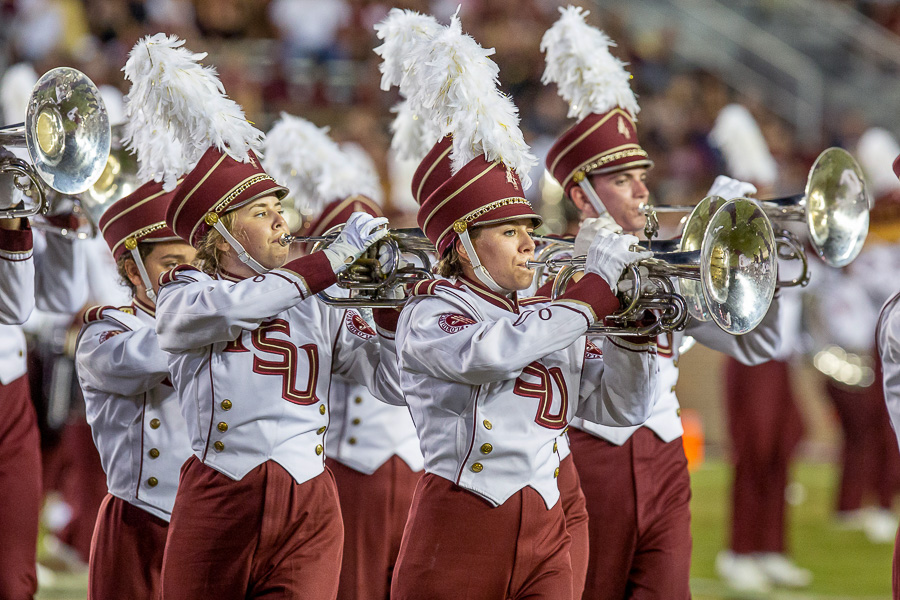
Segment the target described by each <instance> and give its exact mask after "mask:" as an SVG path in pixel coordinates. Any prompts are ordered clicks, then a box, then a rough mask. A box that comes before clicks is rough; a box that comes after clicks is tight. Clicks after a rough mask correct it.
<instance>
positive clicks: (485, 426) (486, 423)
mask: <svg viewBox="0 0 900 600" xmlns="http://www.w3.org/2000/svg"><path fill="white" fill-rule="evenodd" d="M491 427H493V425H491V422H490V421H488V420H487V419H485V420H484V428H485V429H490V428H491Z"/></svg>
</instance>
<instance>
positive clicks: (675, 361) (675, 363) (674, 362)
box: [672, 358, 678, 369]
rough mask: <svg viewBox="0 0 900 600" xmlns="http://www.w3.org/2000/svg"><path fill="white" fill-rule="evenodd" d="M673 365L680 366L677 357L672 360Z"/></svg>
mask: <svg viewBox="0 0 900 600" xmlns="http://www.w3.org/2000/svg"><path fill="white" fill-rule="evenodd" d="M672 366H673V367H675V368H676V369H677V368H678V359H677V358H676V359H675V360H673V361H672Z"/></svg>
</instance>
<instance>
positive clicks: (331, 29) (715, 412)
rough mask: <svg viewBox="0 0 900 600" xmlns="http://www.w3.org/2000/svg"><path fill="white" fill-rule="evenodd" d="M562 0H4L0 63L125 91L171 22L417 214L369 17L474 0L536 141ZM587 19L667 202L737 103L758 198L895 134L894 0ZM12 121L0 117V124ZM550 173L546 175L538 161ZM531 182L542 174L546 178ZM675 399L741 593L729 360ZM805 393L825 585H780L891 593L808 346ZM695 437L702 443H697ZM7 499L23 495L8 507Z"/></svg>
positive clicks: (636, 0)
mask: <svg viewBox="0 0 900 600" xmlns="http://www.w3.org/2000/svg"><path fill="white" fill-rule="evenodd" d="M565 4H568V3H567V2H558V1H557V0H416V1H397V2H385V1H383V0H268V1H267V0H215V1H214V2H213V1H207V0H144V1H140V0H0V75H2V73H3V71H5V69H6V68H7V67H8V66H10V65H12V64H15V63H17V62H21V61H27V62H30V63H32V64H33V65H34V67H35V69H36V71H37V72H38V73H42V72H44V71H46V70H48V69H50V68H52V67H55V66H60V65H67V66H72V67H76V68H78V69H80V70H82V71H84V72H85V73H86V74H87V75H88V76H89V77H91V79H93V81H94V82H95V83H97V84H98V85H103V84H108V85H112V86H114V87H116V88H119V89H120V90H121V91H123V92H127V90H128V88H127V84H126V82H125V81H124V79H123V78H122V73H121V68H122V66H123V65H124V63H125V60H126V57H127V54H128V52H129V50H130V49H131V47H132V46H133V45H134V43H135V42H136V41H137V40H138V39H139V38H140V37H142V36H144V35H147V34H152V33H156V32H159V31H164V32H168V33H174V34H177V35H178V36H180V37H182V38H184V39H186V40H187V44H186V46H187V47H188V48H190V49H191V50H193V51H195V52H209V57H208V58H207V59H206V64H209V65H214V66H215V67H216V68H217V69H218V72H219V74H220V76H221V79H222V81H223V82H224V85H225V88H226V90H227V91H228V94H229V95H230V96H231V97H232V98H234V99H235V100H236V101H237V102H238V103H239V104H241V105H242V106H243V107H244V109H245V111H246V113H247V115H248V117H249V118H250V119H251V120H252V121H254V122H255V123H256V124H257V126H258V127H259V128H260V129H262V130H264V131H265V130H267V129H268V128H269V126H270V125H271V124H272V123H273V122H274V120H275V119H277V117H278V115H279V113H280V111H287V112H289V113H292V114H296V115H300V116H303V117H305V118H308V119H310V120H312V121H313V122H315V123H316V124H318V125H320V126H321V125H328V126H330V127H331V133H332V135H333V136H334V137H335V138H336V139H337V140H339V141H342V142H343V141H353V142H357V143H358V144H360V145H361V146H363V148H365V150H367V151H368V152H369V153H370V154H371V155H372V156H373V158H374V159H375V161H376V164H377V165H378V168H379V170H380V172H381V174H382V179H383V182H384V186H385V190H386V198H387V201H386V204H387V206H386V209H387V212H388V214H389V216H391V217H392V222H393V223H394V224H395V225H397V226H402V225H409V224H412V223H413V222H414V210H413V209H414V203H413V201H412V198H411V197H410V194H409V192H408V186H407V185H406V184H405V183H404V178H403V176H402V173H399V174H398V171H397V169H396V168H395V167H393V166H392V163H391V161H390V160H389V156H388V148H389V144H390V137H389V136H390V133H389V130H388V124H389V122H390V119H391V113H390V108H391V106H392V105H393V104H394V103H395V102H396V101H397V96H396V95H395V92H391V93H387V92H383V91H381V90H380V89H379V77H380V76H379V73H378V62H379V61H378V57H377V56H376V55H375V54H374V53H373V52H372V48H373V47H374V46H376V45H377V44H378V41H377V40H376V38H375V35H374V31H373V28H372V26H373V24H375V23H376V22H377V21H379V20H380V19H381V18H382V17H384V16H385V15H386V14H387V11H388V10H389V9H390V8H391V7H393V6H398V7H401V8H411V9H415V10H418V11H422V12H428V13H431V14H434V15H435V16H437V17H438V19H439V20H441V21H443V22H446V21H447V19H448V17H449V16H450V15H451V14H452V13H453V12H454V11H456V10H457V6H458V5H461V18H462V22H463V27H464V29H466V30H467V31H468V32H469V33H470V34H472V35H473V36H474V37H475V39H477V40H478V41H479V42H480V43H481V44H482V45H483V46H485V47H494V48H496V55H495V56H494V59H495V60H496V62H497V63H498V65H499V66H500V77H501V84H502V87H503V89H504V90H505V91H507V92H508V93H510V94H511V95H512V97H513V99H514V101H515V102H516V104H517V105H518V107H519V109H520V113H521V117H522V129H523V131H524V133H525V137H526V140H527V141H528V142H529V143H530V144H532V146H533V148H534V149H535V151H536V153H537V154H538V155H539V156H540V155H542V153H544V152H546V150H547V149H548V147H549V145H550V144H551V143H552V141H553V140H554V138H555V136H556V135H558V134H559V133H560V132H561V131H563V130H564V129H565V128H566V127H567V126H568V124H569V123H568V121H567V119H566V106H565V104H564V102H563V101H562V100H561V99H560V98H559V97H558V96H557V94H556V90H555V88H554V87H545V86H543V85H541V82H540V79H541V74H542V72H543V68H544V62H543V57H542V55H541V53H540V51H539V44H540V38H541V36H542V35H543V33H544V31H545V30H546V29H547V28H548V27H549V26H550V25H551V24H552V23H553V21H554V20H555V19H556V17H557V7H558V6H560V5H565ZM576 4H580V5H581V6H584V7H585V8H587V9H589V10H591V11H592V14H591V17H590V20H591V21H592V23H593V24H595V25H597V26H599V27H600V28H602V29H603V30H605V31H606V32H607V33H608V34H609V35H610V37H611V38H612V39H614V40H616V41H617V43H618V47H617V48H616V49H614V53H615V54H616V55H617V56H619V57H620V58H622V59H623V60H625V61H626V62H627V63H629V67H628V68H629V70H630V71H631V72H632V73H633V75H634V79H633V82H632V85H633V87H634V89H635V91H636V92H637V94H638V99H639V102H640V105H641V109H642V110H641V113H640V114H639V134H640V137H641V141H642V144H643V147H644V148H645V149H646V150H647V151H648V152H649V153H650V155H651V157H652V158H653V159H654V161H655V162H656V166H655V168H654V169H653V171H652V172H651V174H650V181H649V183H650V187H651V194H652V197H653V199H654V201H655V202H657V203H670V204H693V203H696V202H697V201H698V200H699V199H700V198H702V197H703V195H704V193H705V191H706V190H707V189H708V188H709V185H710V184H711V182H712V180H713V178H714V177H715V175H717V174H718V173H721V172H723V170H724V169H723V161H722V157H721V156H719V155H718V154H717V152H716V151H715V150H714V149H713V148H712V147H711V146H710V145H709V143H708V141H707V135H708V133H709V131H710V129H711V128H712V125H713V122H714V120H715V118H716V115H717V114H718V112H719V110H720V109H721V108H722V107H724V106H725V105H726V104H728V103H730V102H735V101H736V102H740V103H742V104H744V105H745V106H747V107H748V108H749V109H750V110H751V112H752V113H753V115H754V116H755V117H756V119H757V120H758V122H759V123H760V126H761V128H762V130H763V133H764V135H765V137H766V140H767V142H768V144H769V147H770V149H771V151H772V153H773V155H774V157H775V158H776V160H777V163H778V168H779V178H778V181H777V183H776V184H775V185H774V186H773V188H772V189H768V190H763V191H762V192H763V193H762V194H761V195H762V196H763V197H765V195H782V194H791V193H797V192H799V191H802V188H803V185H804V182H805V180H806V174H807V171H808V169H809V167H810V166H811V164H812V162H813V160H814V159H815V157H816V156H817V155H818V153H819V152H820V151H821V150H822V149H824V148H826V147H828V146H831V145H836V146H841V147H843V148H846V149H848V150H851V151H852V150H853V148H854V147H855V144H856V141H857V140H858V138H859V136H860V135H861V134H862V133H863V131H864V130H865V129H867V128H869V127H872V126H879V127H884V128H886V129H888V130H890V131H892V132H893V133H894V134H895V135H896V134H898V133H900V119H898V116H900V110H898V109H900V78H898V77H897V75H898V73H900V3H898V2H897V1H895V0H841V1H837V0H628V2H622V1H616V0H592V1H588V0H584V1H582V2H580V3H576ZM5 122H6V121H5V120H3V119H0V123H5ZM538 175H539V173H538ZM534 179H535V180H536V181H537V180H538V179H539V177H535V178H534ZM540 191H541V190H540V187H539V186H536V187H535V188H532V190H531V191H530V192H529V193H530V194H532V196H533V199H534V200H536V201H538V202H541V201H543V211H544V212H545V214H546V215H547V216H548V217H550V219H549V223H550V227H551V228H554V229H556V230H561V228H562V226H563V224H564V220H565V218H566V216H565V211H564V205H563V203H561V202H560V201H559V200H558V198H555V197H553V196H552V195H548V196H546V197H544V198H541V194H540ZM682 366H683V370H682V373H683V375H682V379H681V381H680V383H679V398H680V399H681V400H682V404H683V405H684V407H685V408H686V409H690V411H686V413H685V414H686V416H687V417H689V419H688V420H689V425H690V426H689V434H688V440H687V441H688V442H690V444H692V445H691V446H690V448H693V449H695V450H696V451H697V452H696V455H695V456H696V460H695V463H694V465H695V471H694V495H695V499H694V503H695V505H694V506H695V512H694V535H695V553H694V554H695V556H694V574H695V576H696V579H695V597H696V598H722V597H734V596H733V595H732V594H731V593H730V592H728V591H727V588H725V587H724V585H722V584H720V583H718V582H717V580H716V577H715V571H714V567H713V563H714V558H715V553H716V552H717V551H718V550H719V549H721V548H722V546H723V544H724V542H725V536H726V533H725V522H726V520H727V510H728V508H727V507H728V496H727V495H728V489H729V488H728V480H729V468H728V463H727V458H728V452H727V448H728V441H727V438H726V435H725V431H724V425H723V415H722V410H723V408H722V407H723V402H722V393H721V387H722V383H721V368H722V357H721V356H719V355H717V354H716V353H714V352H712V351H708V350H705V349H703V348H699V347H697V348H695V349H694V350H692V351H691V352H690V353H689V354H688V355H687V356H686V357H685V358H684V360H683V365H682ZM795 366H796V368H795V370H794V381H793V384H794V387H795V393H796V394H797V396H798V398H799V399H800V401H801V403H802V405H803V408H804V417H805V419H806V427H807V435H806V439H805V442H804V444H803V447H802V450H801V452H800V461H799V464H800V466H799V467H798V469H797V472H796V478H795V480H796V481H795V483H794V484H792V486H791V487H790V488H789V490H790V496H791V497H790V500H791V502H792V512H791V545H792V548H793V550H794V553H795V555H796V558H797V561H798V562H799V563H800V564H802V565H803V566H806V567H808V568H811V569H812V570H813V571H814V574H815V578H816V579H815V583H814V584H813V587H812V588H811V589H810V590H808V591H806V592H804V593H802V594H788V593H780V594H779V595H777V596H774V597H779V598H887V597H889V596H890V556H891V544H878V545H876V544H872V543H870V542H868V541H867V540H866V538H865V537H864V536H863V535H862V534H861V533H858V532H854V533H848V532H843V531H839V530H838V529H836V528H835V526H834V524H833V522H832V520H831V516H832V506H833V496H834V482H835V478H836V474H835V470H834V466H833V465H834V460H835V458H836V456H837V453H838V451H839V448H840V443H841V440H840V434H839V430H838V427H837V423H836V417H835V415H834V412H833V409H832V408H831V405H830V404H829V403H828V401H827V400H826V399H825V398H824V397H823V394H822V383H823V379H822V376H821V375H819V374H818V373H817V372H816V371H814V370H813V369H812V368H811V367H810V366H809V365H808V363H807V361H806V360H804V358H803V357H802V356H798V357H797V360H796V361H795ZM701 450H702V453H701ZM0 509H2V510H10V509H12V507H0ZM83 586H84V582H83V580H82V578H79V577H62V578H57V579H56V582H55V584H54V585H53V586H49V587H47V586H45V587H44V588H43V589H42V593H41V596H40V597H42V598H78V597H83V594H84V592H83V590H84V587H83Z"/></svg>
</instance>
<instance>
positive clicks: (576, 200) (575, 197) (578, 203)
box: [569, 185, 590, 214]
mask: <svg viewBox="0 0 900 600" xmlns="http://www.w3.org/2000/svg"><path fill="white" fill-rule="evenodd" d="M569 198H571V200H572V203H573V204H574V205H575V208H577V209H578V212H580V213H582V214H584V210H585V208H587V207H588V206H590V204H589V203H588V198H587V194H585V193H584V190H583V189H581V188H580V187H578V186H577V185H573V186H572V189H570V190H569Z"/></svg>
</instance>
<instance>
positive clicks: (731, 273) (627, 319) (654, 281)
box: [529, 198, 777, 336]
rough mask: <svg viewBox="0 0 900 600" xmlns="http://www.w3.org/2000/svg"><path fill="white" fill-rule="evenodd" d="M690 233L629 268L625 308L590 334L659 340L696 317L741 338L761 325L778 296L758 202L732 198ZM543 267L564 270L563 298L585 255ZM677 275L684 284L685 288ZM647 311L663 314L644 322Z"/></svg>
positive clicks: (768, 233)
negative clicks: (672, 248)
mask: <svg viewBox="0 0 900 600" xmlns="http://www.w3.org/2000/svg"><path fill="white" fill-rule="evenodd" d="M688 223H689V224H691V223H690V219H689V221H688ZM685 229H686V230H685V235H684V236H683V237H682V240H681V242H680V243H679V245H678V249H677V250H676V251H665V252H658V251H654V252H655V254H654V256H653V258H649V259H645V260H642V261H640V262H639V263H637V264H636V265H631V266H630V267H629V268H628V269H627V271H626V273H625V275H624V276H623V278H622V279H621V280H620V288H624V291H621V292H620V293H619V296H620V300H621V301H622V303H623V304H624V306H625V308H624V309H622V310H620V311H619V312H617V313H615V314H613V315H610V316H609V317H607V319H606V321H607V322H608V323H609V324H603V325H592V326H591V327H590V328H589V329H588V332H589V333H592V334H605V335H624V336H648V335H649V336H652V335H657V334H659V333H661V332H664V331H672V330H678V329H681V328H682V327H684V324H685V322H686V320H687V317H688V315H690V316H692V317H694V318H695V319H698V320H703V321H705V320H710V319H712V320H713V321H714V322H715V323H716V324H717V325H718V326H719V327H720V328H721V329H723V330H724V331H726V332H728V333H730V334H733V335H740V334H744V333H747V332H748V331H751V330H752V329H753V328H755V327H756V326H757V325H758V324H759V323H760V321H762V319H763V317H764V316H765V314H766V312H768V309H769V305H770V304H771V302H772V298H773V296H774V294H775V286H776V278H777V261H776V242H775V236H774V232H773V230H772V224H771V222H770V221H769V219H768V217H767V216H766V215H765V213H764V212H763V210H762V209H761V208H760V207H759V205H758V204H757V203H756V202H754V201H752V200H748V199H746V198H738V199H735V200H730V201H728V202H725V203H724V204H723V205H722V206H721V207H719V209H718V210H717V211H716V212H715V213H714V214H713V216H712V217H711V218H710V220H709V223H708V226H706V227H703V228H701V227H700V226H692V227H691V228H690V232H689V231H688V228H687V227H686V228H685ZM698 232H699V242H698V240H697V237H698ZM667 245H668V246H671V244H667ZM694 246H698V247H697V248H695V247H694ZM544 264H545V266H547V267H550V268H553V267H556V266H562V268H561V269H560V272H559V275H558V276H557V278H556V281H555V283H554V286H553V297H558V296H559V295H560V294H561V293H562V292H563V291H564V290H565V286H566V285H567V284H568V282H569V280H570V279H571V277H572V275H574V273H575V272H576V271H578V270H581V269H583V268H584V264H585V257H576V258H568V259H559V260H550V261H547V262H546V263H544ZM529 266H533V267H537V266H538V263H536V262H533V263H530V264H529ZM673 277H675V278H678V279H679V280H680V290H676V288H675V285H674V283H673V282H672V280H671V278H673ZM645 310H655V311H658V312H659V313H660V315H661V316H660V318H659V319H658V320H657V321H656V322H654V323H649V324H645V323H642V322H641V319H642V317H643V315H644V311H645Z"/></svg>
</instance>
